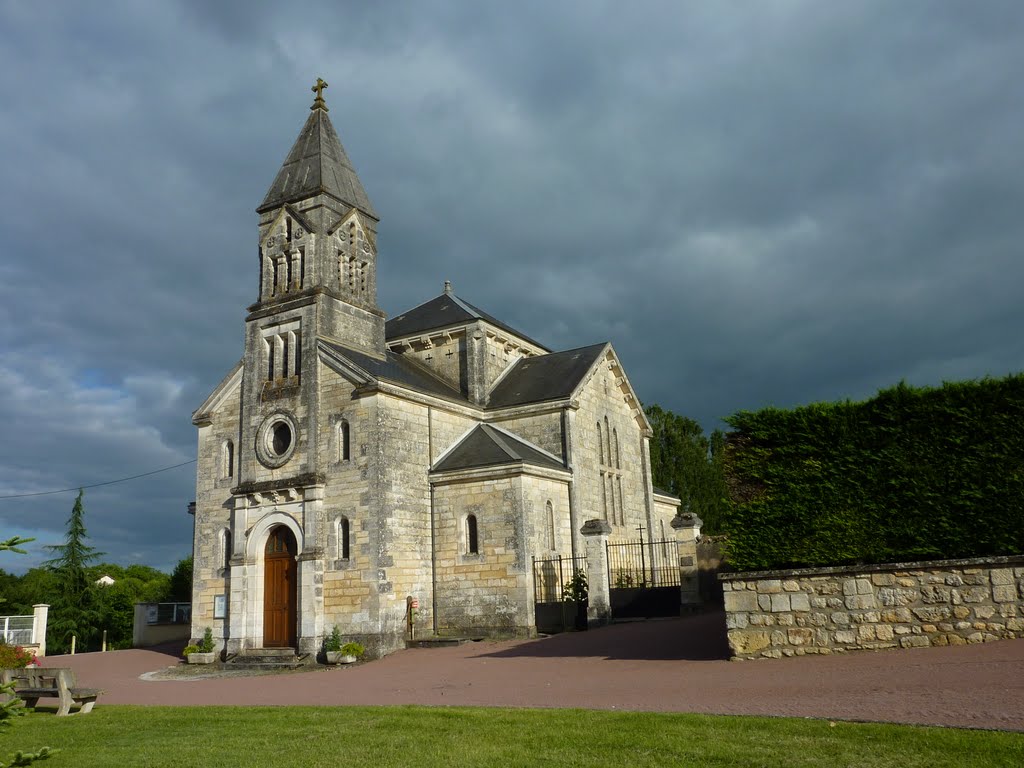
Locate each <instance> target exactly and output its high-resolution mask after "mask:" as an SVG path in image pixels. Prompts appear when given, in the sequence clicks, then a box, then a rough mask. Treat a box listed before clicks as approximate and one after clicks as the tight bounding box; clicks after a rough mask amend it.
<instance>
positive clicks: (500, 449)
mask: <svg viewBox="0 0 1024 768" xmlns="http://www.w3.org/2000/svg"><path fill="white" fill-rule="evenodd" d="M507 464H530V465H533V466H537V467H543V468H546V469H559V470H561V469H565V466H564V464H563V463H562V461H561V459H559V458H558V457H557V456H555V455H553V454H550V453H548V452H547V451H545V450H544V449H543V448H540V447H538V446H536V445H533V444H531V443H529V442H527V441H526V440H523V439H522V438H521V437H519V436H518V435H514V434H512V433H511V432H508V431H506V430H504V429H501V428H500V427H496V426H493V425H491V424H479V425H477V426H476V427H474V428H473V429H472V430H470V432H469V433H468V434H467V435H466V436H465V437H463V438H462V439H461V440H459V441H458V442H457V443H456V444H455V445H453V446H452V447H451V448H450V449H449V450H448V451H447V452H446V453H445V454H443V455H442V456H441V457H439V458H438V460H437V462H435V464H434V466H433V468H432V470H431V471H432V472H434V473H439V472H451V471H456V470H463V469H477V468H480V467H489V466H499V465H507Z"/></svg>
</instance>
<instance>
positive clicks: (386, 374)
mask: <svg viewBox="0 0 1024 768" xmlns="http://www.w3.org/2000/svg"><path fill="white" fill-rule="evenodd" d="M320 343H321V344H323V345H324V346H325V347H328V348H329V349H330V350H331V351H332V352H333V353H334V354H336V355H338V356H339V357H342V358H345V359H346V360H348V361H349V362H350V363H352V364H353V365H355V366H356V367H357V368H359V369H361V370H363V371H365V372H366V373H367V374H369V375H370V376H372V377H373V378H374V379H383V380H384V381H390V382H393V383H395V384H400V385H402V386H405V387H409V388H410V389H415V390H417V391H419V392H425V393H426V394H429V395H439V396H440V397H446V398H448V399H449V400H458V401H459V402H463V403H464V402H466V398H465V397H464V396H463V394H462V393H461V392H460V391H459V390H458V389H457V388H456V387H453V386H452V385H450V384H449V383H448V382H446V381H445V380H444V379H442V378H440V377H438V376H435V375H434V374H433V373H432V372H431V371H429V370H427V369H426V368H424V367H423V366H421V365H420V364H419V363H416V362H414V361H412V360H410V359H409V358H407V357H405V356H403V355H399V354H396V353H395V352H387V353H386V357H385V358H384V359H383V360H378V359H377V358H375V357H370V356H369V355H364V354H363V353H361V352H355V351H353V350H351V349H348V348H346V347H343V346H341V345H340V344H334V343H333V342H330V341H323V340H321V342H320Z"/></svg>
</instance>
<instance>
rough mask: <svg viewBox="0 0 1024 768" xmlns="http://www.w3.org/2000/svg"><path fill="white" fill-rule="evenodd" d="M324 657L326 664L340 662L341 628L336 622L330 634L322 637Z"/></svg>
mask: <svg viewBox="0 0 1024 768" xmlns="http://www.w3.org/2000/svg"><path fill="white" fill-rule="evenodd" d="M324 658H325V659H326V660H327V663H328V664H338V663H340V662H341V630H340V629H338V625H337V624H335V625H334V629H332V630H331V634H329V635H328V636H327V637H325V638H324Z"/></svg>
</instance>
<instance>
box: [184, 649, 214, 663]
mask: <svg viewBox="0 0 1024 768" xmlns="http://www.w3.org/2000/svg"><path fill="white" fill-rule="evenodd" d="M216 660H217V653H216V652H215V651H210V652H209V653H199V652H198V651H193V652H192V653H190V654H189V655H188V663H189V664H213V662H215V661H216Z"/></svg>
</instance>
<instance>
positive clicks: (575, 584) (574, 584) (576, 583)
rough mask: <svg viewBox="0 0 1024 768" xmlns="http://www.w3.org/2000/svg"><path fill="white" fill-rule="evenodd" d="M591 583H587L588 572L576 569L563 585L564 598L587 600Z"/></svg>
mask: <svg viewBox="0 0 1024 768" xmlns="http://www.w3.org/2000/svg"><path fill="white" fill-rule="evenodd" d="M589 589H590V585H589V584H588V583H587V574H586V573H584V572H583V571H576V572H575V573H574V574H573V576H572V578H571V579H569V580H568V581H567V582H565V584H563V585H562V599H563V600H575V601H577V602H580V603H582V602H585V601H586V600H587V595H588V593H589V592H588V590H589Z"/></svg>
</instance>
